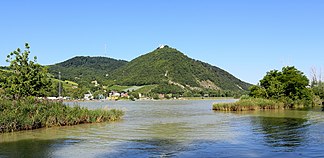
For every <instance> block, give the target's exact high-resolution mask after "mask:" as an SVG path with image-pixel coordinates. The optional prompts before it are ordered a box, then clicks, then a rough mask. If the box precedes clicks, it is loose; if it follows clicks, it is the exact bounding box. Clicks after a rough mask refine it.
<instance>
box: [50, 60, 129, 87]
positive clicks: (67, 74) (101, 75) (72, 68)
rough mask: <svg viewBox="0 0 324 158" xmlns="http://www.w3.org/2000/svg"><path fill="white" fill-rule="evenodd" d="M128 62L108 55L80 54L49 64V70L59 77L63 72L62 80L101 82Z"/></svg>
mask: <svg viewBox="0 0 324 158" xmlns="http://www.w3.org/2000/svg"><path fill="white" fill-rule="evenodd" d="M126 63H127V61H124V60H116V59H112V58H106V57H84V56H78V57H74V58H71V59H69V60H67V61H64V62H61V63H58V64H54V65H49V66H48V70H49V72H50V73H51V74H52V75H54V77H55V78H58V74H59V72H61V78H62V80H70V81H74V82H77V83H90V82H91V81H94V80H97V81H98V82H99V83H103V82H104V81H105V80H106V78H107V76H109V75H110V74H111V73H112V72H113V71H114V70H116V69H118V68H119V67H121V66H123V65H125V64H126Z"/></svg>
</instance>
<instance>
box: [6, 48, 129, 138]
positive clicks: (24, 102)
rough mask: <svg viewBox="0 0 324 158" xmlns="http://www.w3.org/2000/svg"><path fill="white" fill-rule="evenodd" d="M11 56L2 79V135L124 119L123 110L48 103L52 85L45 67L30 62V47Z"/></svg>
mask: <svg viewBox="0 0 324 158" xmlns="http://www.w3.org/2000/svg"><path fill="white" fill-rule="evenodd" d="M25 48H26V49H25V50H24V52H21V50H20V49H19V48H18V49H17V50H15V51H13V52H12V53H10V54H9V55H8V57H7V62H9V63H10V66H9V69H8V71H3V72H2V73H3V75H1V76H0V81H1V82H0V133H3V132H13V131H19V130H31V129H37V128H42V127H53V126H69V125H77V124H82V123H95V122H104V121H115V120H118V119H121V117H122V116H123V114H124V112H123V111H121V110H115V109H111V110H107V109H97V110H88V109H86V108H81V107H79V106H74V107H71V106H67V105H65V104H64V103H63V102H60V101H49V100H47V95H48V92H49V91H50V89H51V87H52V85H53V83H52V80H50V79H49V75H48V73H47V69H46V67H43V66H41V65H39V64H37V63H36V57H35V58H34V60H33V61H30V60H29V54H30V51H29V45H28V44H27V43H26V44H25Z"/></svg>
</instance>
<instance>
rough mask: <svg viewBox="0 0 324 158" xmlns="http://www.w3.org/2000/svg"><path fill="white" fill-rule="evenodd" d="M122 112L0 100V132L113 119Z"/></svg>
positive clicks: (29, 100) (51, 103)
mask: <svg viewBox="0 0 324 158" xmlns="http://www.w3.org/2000/svg"><path fill="white" fill-rule="evenodd" d="M123 115H124V112H123V111H121V110H115V109H112V110H105V109H97V110H88V109H87V108H82V107H79V106H74V107H70V106H67V105H65V104H63V103H62V102H50V101H46V100H34V99H24V100H19V101H16V100H14V101H12V100H5V99H0V133H4V132H13V131H20V130H31V129H37V128H43V127H53V126H71V125H77V124H83V123H96V122H105V121H116V120H118V119H121V117H122V116H123Z"/></svg>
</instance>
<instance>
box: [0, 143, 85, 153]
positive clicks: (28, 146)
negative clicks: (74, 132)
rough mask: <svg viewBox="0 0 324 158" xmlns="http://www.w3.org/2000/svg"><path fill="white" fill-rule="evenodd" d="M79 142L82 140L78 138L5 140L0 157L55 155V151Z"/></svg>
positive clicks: (1, 145)
mask: <svg viewBox="0 0 324 158" xmlns="http://www.w3.org/2000/svg"><path fill="white" fill-rule="evenodd" d="M79 142H80V140H76V139H75V140H71V139H54V140H39V139H27V140H20V141H17V142H5V143H0V157H10V158H12V157H13V158H15V157H17V158H21V157H53V151H55V150H57V149H59V148H63V147H64V146H71V145H74V144H76V143H79Z"/></svg>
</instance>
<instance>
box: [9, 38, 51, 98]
mask: <svg viewBox="0 0 324 158" xmlns="http://www.w3.org/2000/svg"><path fill="white" fill-rule="evenodd" d="M29 48H30V47H29V45H28V43H26V44H25V50H24V52H21V50H20V49H19V48H17V50H15V51H13V52H11V53H10V54H9V55H8V56H7V60H6V61H7V62H9V63H10V66H9V68H10V70H12V72H13V73H12V74H11V75H10V76H8V77H7V78H6V81H5V82H6V83H5V84H4V90H5V92H6V94H8V95H10V97H12V99H20V98H23V97H27V96H37V97H44V96H46V94H47V92H48V90H49V88H50V87H51V82H50V81H49V79H48V76H47V69H46V68H45V67H42V66H41V65H39V64H37V63H36V62H37V61H36V60H37V58H36V57H34V60H29V54H30V50H29Z"/></svg>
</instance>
